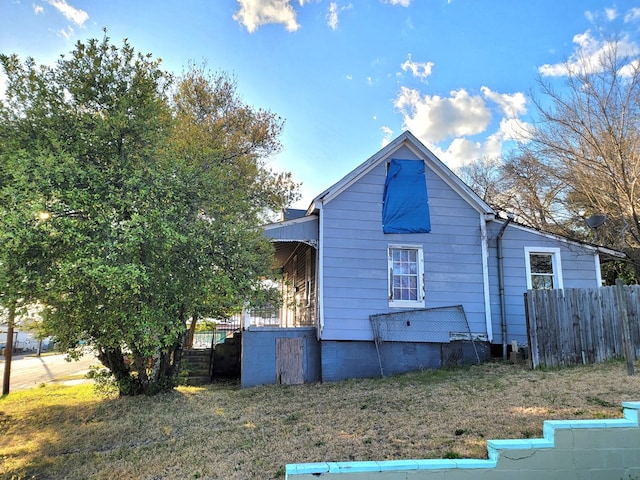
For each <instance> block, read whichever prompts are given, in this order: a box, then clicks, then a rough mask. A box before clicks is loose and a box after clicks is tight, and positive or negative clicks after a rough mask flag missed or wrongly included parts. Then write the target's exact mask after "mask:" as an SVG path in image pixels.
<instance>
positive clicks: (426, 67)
mask: <svg viewBox="0 0 640 480" xmlns="http://www.w3.org/2000/svg"><path fill="white" fill-rule="evenodd" d="M400 67H401V68H402V70H404V71H405V72H406V71H408V70H409V71H411V73H412V75H413V76H414V77H416V78H419V79H420V81H424V80H425V79H426V78H428V77H429V76H430V75H431V70H432V69H433V62H422V63H421V62H412V61H411V54H409V55H408V57H407V60H406V61H405V62H404V63H403V64H402V65H400Z"/></svg>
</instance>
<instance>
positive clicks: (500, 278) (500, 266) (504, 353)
mask: <svg viewBox="0 0 640 480" xmlns="http://www.w3.org/2000/svg"><path fill="white" fill-rule="evenodd" d="M513 219H514V215H513V214H512V213H509V214H507V221H506V222H504V224H503V225H502V228H501V229H500V232H498V237H497V243H498V245H497V248H498V285H499V289H500V292H499V293H500V327H501V331H502V359H503V360H507V312H506V301H505V298H504V267H503V263H502V261H503V255H502V236H503V235H504V231H505V230H506V228H507V226H508V225H509V224H510V223H511V222H512V221H513Z"/></svg>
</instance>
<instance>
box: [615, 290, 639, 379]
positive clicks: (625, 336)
mask: <svg viewBox="0 0 640 480" xmlns="http://www.w3.org/2000/svg"><path fill="white" fill-rule="evenodd" d="M616 303H617V304H618V318H619V322H620V325H621V327H622V350H623V351H624V359H625V361H626V362H627V374H628V375H633V374H634V373H635V372H634V366H633V360H634V357H635V355H634V354H633V352H632V351H631V338H630V337H631V331H630V329H629V316H628V315H627V302H626V300H625V296H624V282H623V281H622V280H621V279H620V278H618V279H616Z"/></svg>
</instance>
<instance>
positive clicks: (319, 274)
mask: <svg viewBox="0 0 640 480" xmlns="http://www.w3.org/2000/svg"><path fill="white" fill-rule="evenodd" d="M317 207H318V268H317V271H316V278H317V282H316V283H317V287H316V288H317V289H318V291H317V292H316V298H317V299H318V332H317V337H318V340H320V339H322V332H323V331H324V211H323V209H322V207H323V204H322V200H320V201H319V202H318V203H317Z"/></svg>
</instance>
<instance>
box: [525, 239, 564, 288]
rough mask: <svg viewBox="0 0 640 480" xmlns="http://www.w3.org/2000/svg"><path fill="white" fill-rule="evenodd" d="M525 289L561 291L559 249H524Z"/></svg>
mask: <svg viewBox="0 0 640 480" xmlns="http://www.w3.org/2000/svg"><path fill="white" fill-rule="evenodd" d="M524 253H525V265H526V269H527V289H528V290H538V289H545V290H551V289H562V288H563V286H562V265H561V261H560V249H559V248H548V247H525V249H524Z"/></svg>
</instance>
